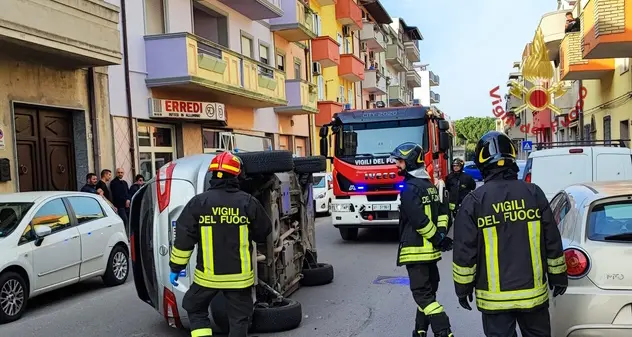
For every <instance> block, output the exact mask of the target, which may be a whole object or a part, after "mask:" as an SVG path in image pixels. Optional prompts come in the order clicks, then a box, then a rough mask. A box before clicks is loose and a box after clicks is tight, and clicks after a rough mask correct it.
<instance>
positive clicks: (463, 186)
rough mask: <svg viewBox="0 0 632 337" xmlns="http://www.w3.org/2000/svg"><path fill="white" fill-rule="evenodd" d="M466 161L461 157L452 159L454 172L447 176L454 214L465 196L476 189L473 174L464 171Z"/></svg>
mask: <svg viewBox="0 0 632 337" xmlns="http://www.w3.org/2000/svg"><path fill="white" fill-rule="evenodd" d="M463 166H465V163H464V162H463V160H462V159H460V158H455V159H454V160H453V161H452V172H451V173H450V174H448V177H447V178H446V187H447V188H448V192H449V196H450V211H451V212H452V213H453V214H452V215H453V216H454V215H456V212H457V211H458V210H459V205H461V203H462V202H463V199H465V196H466V195H467V194H468V193H470V192H472V191H474V190H475V189H476V181H474V178H472V176H471V175H469V174H467V173H465V172H463Z"/></svg>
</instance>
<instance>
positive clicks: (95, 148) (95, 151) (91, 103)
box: [86, 67, 102, 174]
mask: <svg viewBox="0 0 632 337" xmlns="http://www.w3.org/2000/svg"><path fill="white" fill-rule="evenodd" d="M86 81H87V86H88V109H89V110H90V129H91V131H92V157H93V159H94V172H98V171H99V169H101V168H102V167H101V156H100V152H101V150H100V149H101V142H100V139H99V126H98V125H97V111H96V106H97V103H96V102H97V95H96V92H95V89H94V68H92V67H90V68H88V76H87V77H86ZM97 174H98V173H97Z"/></svg>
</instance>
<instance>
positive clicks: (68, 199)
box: [0, 192, 129, 324]
mask: <svg viewBox="0 0 632 337" xmlns="http://www.w3.org/2000/svg"><path fill="white" fill-rule="evenodd" d="M128 258H129V242H128V239H127V234H126V232H125V226H124V224H123V220H121V218H119V216H118V215H117V214H116V212H115V211H114V210H113V209H112V207H111V206H110V205H109V204H108V203H107V202H106V200H105V199H104V198H103V197H101V196H99V195H96V194H89V193H83V192H22V193H8V194H0V324H1V323H7V322H12V321H15V320H18V319H19V318H20V317H21V316H22V315H23V314H24V311H25V310H26V304H27V301H28V299H30V298H32V297H34V296H37V295H41V294H43V293H46V292H49V291H51V290H55V289H57V288H61V287H64V286H67V285H70V284H73V283H77V282H80V281H83V280H86V279H89V278H93V277H101V278H102V279H103V281H104V283H105V284H106V285H107V286H117V285H121V284H123V283H125V281H126V280H127V275H128V272H129V265H128Z"/></svg>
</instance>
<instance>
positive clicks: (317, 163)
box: [294, 156, 327, 174]
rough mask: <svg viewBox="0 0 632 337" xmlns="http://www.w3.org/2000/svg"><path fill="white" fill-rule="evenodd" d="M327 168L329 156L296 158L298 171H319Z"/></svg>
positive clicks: (296, 169)
mask: <svg viewBox="0 0 632 337" xmlns="http://www.w3.org/2000/svg"><path fill="white" fill-rule="evenodd" d="M326 170H327V158H325V157H323V156H312V157H296V158H294V171H295V172H296V173H299V174H300V173H318V172H323V171H326Z"/></svg>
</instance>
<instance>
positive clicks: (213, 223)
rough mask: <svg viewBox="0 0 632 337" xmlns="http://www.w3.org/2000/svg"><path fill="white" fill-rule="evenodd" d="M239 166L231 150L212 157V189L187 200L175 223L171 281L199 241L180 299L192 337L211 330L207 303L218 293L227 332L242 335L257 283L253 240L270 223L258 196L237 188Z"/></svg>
mask: <svg viewBox="0 0 632 337" xmlns="http://www.w3.org/2000/svg"><path fill="white" fill-rule="evenodd" d="M241 166H242V165H241V160H240V159H239V158H238V157H237V156H234V155H233V154H231V153H230V152H223V153H221V154H219V155H217V156H216V157H214V158H213V160H212V161H211V164H210V166H209V171H211V172H212V179H211V182H210V184H211V186H210V189H209V190H208V191H206V192H204V193H202V194H199V195H196V196H194V197H193V198H192V199H191V200H190V201H189V202H188V203H187V205H186V206H185V207H184V209H183V210H182V213H181V215H180V217H179V218H178V222H177V224H176V238H175V242H174V244H173V248H172V250H171V259H170V262H169V266H170V267H171V275H170V281H171V283H172V284H173V285H174V286H176V287H177V286H178V282H177V281H178V275H179V273H180V271H182V270H183V269H184V268H185V267H186V265H187V264H188V262H189V258H190V257H191V254H192V253H193V248H194V247H195V245H197V246H198V250H197V265H196V268H195V272H194V274H193V284H192V285H191V287H190V288H189V290H188V291H187V292H186V294H185V295H184V299H183V301H182V307H183V308H184V309H185V310H186V311H187V312H188V314H189V321H190V324H191V336H194V337H206V336H211V335H212V334H213V332H212V330H211V326H210V324H211V322H210V320H209V317H208V308H209V304H210V303H211V301H212V300H213V298H214V297H215V295H217V294H218V293H220V292H222V293H223V295H224V296H225V297H226V301H227V305H226V311H227V315H228V320H229V327H230V330H229V335H228V336H229V337H245V336H247V333H248V326H249V321H250V317H251V315H252V313H253V310H254V304H253V300H252V286H253V285H254V283H255V274H254V269H253V262H252V259H251V257H252V253H253V249H256V248H255V247H253V245H252V244H251V240H254V241H256V242H265V240H266V237H267V236H268V234H270V232H271V231H272V224H271V221H270V218H269V217H268V215H267V214H266V212H265V210H264V208H263V206H261V204H260V203H259V201H258V200H257V199H256V198H254V197H253V196H251V195H250V194H248V193H246V192H243V191H241V190H240V189H239V182H238V176H239V174H240V173H241Z"/></svg>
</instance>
